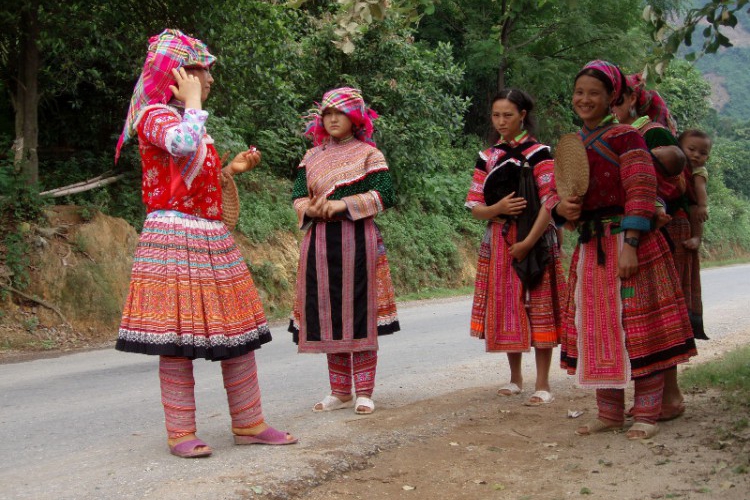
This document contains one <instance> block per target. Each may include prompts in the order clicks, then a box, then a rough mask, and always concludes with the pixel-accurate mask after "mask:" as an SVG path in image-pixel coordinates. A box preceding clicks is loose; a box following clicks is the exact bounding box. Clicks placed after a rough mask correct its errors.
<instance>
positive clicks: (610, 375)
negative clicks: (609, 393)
mask: <svg viewBox="0 0 750 500" xmlns="http://www.w3.org/2000/svg"><path fill="white" fill-rule="evenodd" d="M623 235H624V232H621V231H619V230H618V229H614V230H613V226H612V225H609V224H605V226H604V229H603V234H602V235H601V236H600V237H599V238H597V237H596V236H595V237H593V238H592V239H591V240H590V241H588V242H586V243H579V244H578V246H577V247H576V250H575V252H574V253H573V257H572V261H571V265H570V277H569V279H568V296H567V299H566V304H565V306H564V318H563V319H564V328H563V338H562V343H561V365H562V367H563V368H564V369H567V371H568V373H569V374H576V381H577V383H578V385H580V386H583V387H592V388H602V389H604V388H613V389H621V388H624V387H626V386H627V384H628V381H629V380H630V379H631V378H636V377H642V376H645V375H649V374H652V373H655V372H658V371H660V370H664V369H666V368H670V367H672V366H675V365H677V364H679V363H683V362H685V361H687V360H688V359H689V358H690V357H691V356H694V355H695V354H697V352H696V349H695V341H694V339H693V335H692V332H691V329H690V322H689V320H688V314H687V309H686V307H685V299H684V297H683V294H682V289H681V286H680V281H679V278H678V276H677V272H676V270H675V267H674V264H673V263H672V261H671V259H670V257H669V247H668V245H667V243H666V241H665V239H664V237H663V236H662V235H661V233H659V232H658V231H656V232H646V233H641V237H640V242H641V243H640V246H639V247H638V253H637V255H638V271H637V272H636V273H635V275H633V276H631V277H630V278H628V279H620V278H619V276H618V261H619V254H620V251H621V249H622V246H623V244H624V242H623ZM602 252H603V254H604V262H603V263H601V261H600V260H599V259H598V258H597V256H598V254H601V253H602Z"/></svg>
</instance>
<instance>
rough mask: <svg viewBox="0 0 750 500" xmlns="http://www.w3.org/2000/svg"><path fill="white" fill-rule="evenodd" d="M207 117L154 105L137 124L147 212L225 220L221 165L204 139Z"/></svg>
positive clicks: (191, 111)
mask: <svg viewBox="0 0 750 500" xmlns="http://www.w3.org/2000/svg"><path fill="white" fill-rule="evenodd" d="M207 117H208V113H207V112H206V111H203V110H195V109H188V110H186V111H185V113H184V116H182V115H180V113H179V111H178V110H177V109H176V108H173V107H170V106H163V105H155V106H150V107H148V108H145V109H144V111H143V112H142V113H141V115H140V116H139V119H138V121H137V122H136V129H137V131H138V139H139V140H138V146H139V148H140V152H141V161H142V164H143V180H142V196H143V203H145V205H146V210H147V212H149V213H150V212H153V211H155V210H175V211H178V212H182V213H184V214H188V215H194V216H196V217H201V218H204V219H212V220H221V215H222V214H221V185H220V183H221V159H220V158H219V155H218V153H217V152H216V149H215V148H214V145H213V139H211V137H210V136H209V135H207V134H206V129H205V122H206V118H207Z"/></svg>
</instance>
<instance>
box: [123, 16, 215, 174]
mask: <svg viewBox="0 0 750 500" xmlns="http://www.w3.org/2000/svg"><path fill="white" fill-rule="evenodd" d="M214 62H216V58H215V57H214V56H212V55H211V53H210V52H209V51H208V47H206V44H204V43H203V42H201V41H200V40H198V39H197V38H192V37H189V36H187V35H185V34H184V33H183V32H182V31H180V30H172V29H167V30H164V31H162V32H161V33H160V34H158V35H155V36H152V37H151V38H150V39H149V41H148V53H147V54H146V62H145V63H143V70H141V76H140V78H138V82H136V84H135V88H134V89H133V97H132V98H131V99H130V108H129V109H128V116H127V118H126V119H125V126H124V127H123V129H122V134H120V140H119V141H117V148H116V149H115V163H116V162H117V160H118V158H119V157H120V149H122V146H123V144H125V142H127V141H128V139H130V138H131V137H132V136H134V135H135V133H136V132H135V128H134V125H135V121H136V118H137V117H138V113H139V112H140V111H141V109H143V108H144V107H146V106H150V105H152V104H166V103H168V102H169V100H170V99H172V91H171V90H169V86H170V85H174V83H175V81H174V77H173V76H172V70H173V69H174V68H182V67H187V66H200V67H202V68H209V67H211V65H212V64H213V63H214Z"/></svg>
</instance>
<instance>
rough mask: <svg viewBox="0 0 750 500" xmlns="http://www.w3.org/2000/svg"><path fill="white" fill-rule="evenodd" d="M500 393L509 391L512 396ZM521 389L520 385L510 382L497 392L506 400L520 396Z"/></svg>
mask: <svg viewBox="0 0 750 500" xmlns="http://www.w3.org/2000/svg"><path fill="white" fill-rule="evenodd" d="M500 391H508V392H509V393H510V394H503V393H502V392H500ZM521 392H522V391H521V388H520V387H518V384H515V383H513V382H508V383H507V384H505V385H504V386H502V387H501V388H500V389H498V390H497V395H498V396H505V397H506V398H507V397H509V396H516V395H518V394H521Z"/></svg>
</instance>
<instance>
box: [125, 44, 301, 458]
mask: <svg viewBox="0 0 750 500" xmlns="http://www.w3.org/2000/svg"><path fill="white" fill-rule="evenodd" d="M215 60H216V59H215V57H214V56H213V55H211V54H210V53H209V52H208V48H207V47H206V45H205V44H204V43H203V42H201V41H200V40H197V39H195V38H192V37H189V36H187V35H185V34H183V33H182V32H180V31H178V30H165V31H163V32H162V33H161V34H159V35H157V36H154V37H152V38H151V39H150V40H149V47H148V53H147V56H146V62H145V63H144V65H143V70H142V72H141V76H140V78H139V80H138V82H137V83H136V86H135V90H134V92H133V97H132V99H131V103H130V108H129V110H128V115H127V119H126V121H125V126H124V128H123V132H122V135H121V136H120V140H119V141H118V144H117V150H116V158H117V157H118V156H119V153H120V149H121V148H122V146H123V144H124V143H125V142H126V141H127V140H128V139H129V138H131V137H133V136H137V138H138V145H139V148H140V154H141V162H142V166H143V181H142V194H143V202H144V204H145V205H146V210H147V213H148V215H147V217H146V221H145V223H144V225H143V230H142V231H141V235H140V238H139V242H138V247H137V249H136V252H135V257H134V259H133V260H134V264H133V271H132V277H131V281H130V290H129V293H128V298H127V300H126V302H125V307H124V309H123V315H122V322H121V323H120V329H119V333H118V339H117V344H116V349H118V350H120V351H125V352H135V353H142V354H150V355H156V356H159V380H160V384H161V394H162V403H163V405H164V415H165V422H166V427H167V438H168V439H167V444H168V446H169V450H170V452H171V453H172V454H173V455H176V456H179V457H183V458H197V457H205V456H208V455H210V454H211V453H212V450H211V448H210V447H209V446H208V445H207V444H206V443H205V442H203V441H202V440H200V439H198V438H197V437H196V435H195V433H196V421H195V392H194V386H195V381H194V378H193V360H194V359H195V358H205V359H210V360H217V361H220V362H221V369H222V374H223V377H224V386H225V388H226V392H227V399H228V402H229V411H230V414H231V417H232V433H233V434H234V442H235V444H276V445H283V444H292V443H295V442H297V439H296V438H293V437H292V436H291V435H289V434H287V433H285V432H281V431H278V430H276V429H274V428H273V427H270V426H269V425H268V424H267V423H265V420H264V417H263V412H262V409H261V404H260V389H259V388H258V379H257V369H256V365H255V353H254V352H253V351H254V350H255V349H258V348H259V347H260V346H261V345H262V344H264V343H266V342H269V341H270V340H271V334H270V331H269V329H268V323H267V321H266V317H265V315H264V313H263V306H262V304H261V302H260V297H259V296H258V292H257V290H256V289H255V285H254V284H253V280H252V277H251V276H250V273H249V271H248V269H247V265H246V264H245V262H244V260H243V259H242V256H241V255H240V252H239V250H238V249H237V246H236V245H235V243H234V240H233V238H232V235H231V234H230V233H229V231H228V229H227V227H226V226H225V225H224V223H223V222H222V220H221V218H222V189H221V188H222V175H224V176H230V175H235V174H239V173H242V172H246V171H248V170H250V169H252V168H254V167H255V166H256V165H257V164H258V163H259V162H260V153H259V152H258V151H257V150H256V149H255V148H250V149H248V150H247V151H244V152H242V153H239V154H238V155H237V156H236V157H235V158H234V160H232V162H231V163H230V164H229V165H228V166H226V167H224V169H223V170H222V166H221V159H220V158H219V155H218V153H217V151H216V149H215V147H214V145H213V140H212V139H211V137H210V136H209V135H208V134H207V133H206V129H205V123H206V121H207V118H208V113H207V112H206V111H204V110H203V109H202V103H203V101H205V100H206V99H207V98H208V95H209V92H210V90H211V84H212V83H213V81H214V80H213V77H212V76H211V71H210V70H211V66H212V65H213V63H214V62H215Z"/></svg>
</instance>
